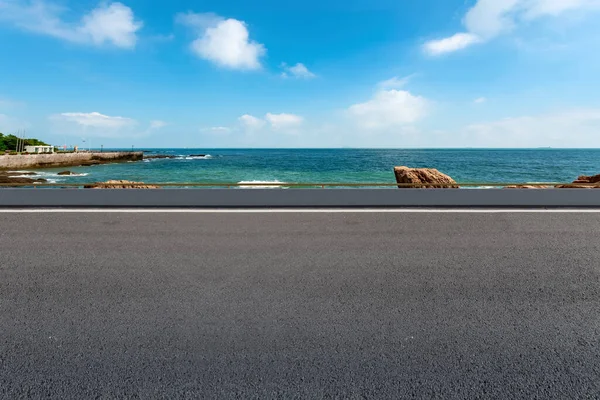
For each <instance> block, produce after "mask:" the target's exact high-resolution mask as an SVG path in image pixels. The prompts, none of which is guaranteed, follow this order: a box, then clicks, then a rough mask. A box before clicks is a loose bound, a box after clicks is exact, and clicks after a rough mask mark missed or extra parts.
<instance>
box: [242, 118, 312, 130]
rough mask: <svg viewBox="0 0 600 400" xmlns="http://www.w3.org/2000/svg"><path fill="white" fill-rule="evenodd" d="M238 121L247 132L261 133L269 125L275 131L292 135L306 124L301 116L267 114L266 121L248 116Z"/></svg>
mask: <svg viewBox="0 0 600 400" xmlns="http://www.w3.org/2000/svg"><path fill="white" fill-rule="evenodd" d="M238 120H239V121H240V123H241V124H242V126H243V127H244V128H245V130H246V131H259V130H261V129H263V128H264V127H265V126H266V125H267V124H269V126H270V127H271V129H272V130H274V131H286V132H292V133H293V132H294V131H295V130H296V129H297V128H298V127H300V125H302V123H303V122H304V118H302V117H300V116H299V115H295V114H286V113H281V114H272V113H267V115H265V117H264V119H263V118H257V117H254V116H252V115H248V114H246V115H242V116H241V117H240V118H239V119H238Z"/></svg>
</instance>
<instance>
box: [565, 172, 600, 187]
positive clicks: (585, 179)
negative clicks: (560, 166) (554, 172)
mask: <svg viewBox="0 0 600 400" xmlns="http://www.w3.org/2000/svg"><path fill="white" fill-rule="evenodd" d="M556 187H557V188H559V189H592V188H597V189H600V175H594V176H585V175H582V176H580V177H579V178H577V180H576V181H573V183H570V184H568V185H557V186H556Z"/></svg>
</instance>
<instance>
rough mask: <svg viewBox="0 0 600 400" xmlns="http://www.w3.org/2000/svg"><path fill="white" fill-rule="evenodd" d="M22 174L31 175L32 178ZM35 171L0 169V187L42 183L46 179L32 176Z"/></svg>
mask: <svg viewBox="0 0 600 400" xmlns="http://www.w3.org/2000/svg"><path fill="white" fill-rule="evenodd" d="M23 175H28V176H32V178H26V177H24V176H23ZM34 175H35V172H24V173H23V172H2V171H0V185H2V187H7V186H8V187H10V186H11V185H12V184H14V186H21V185H26V184H35V183H44V182H47V181H46V179H42V178H35V177H33V176H34Z"/></svg>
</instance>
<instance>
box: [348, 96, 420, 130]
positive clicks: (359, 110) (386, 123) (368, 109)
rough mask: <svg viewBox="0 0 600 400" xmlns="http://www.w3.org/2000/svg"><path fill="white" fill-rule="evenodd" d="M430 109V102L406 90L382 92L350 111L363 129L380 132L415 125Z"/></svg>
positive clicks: (351, 108)
mask: <svg viewBox="0 0 600 400" xmlns="http://www.w3.org/2000/svg"><path fill="white" fill-rule="evenodd" d="M428 109H429V101H428V100H426V99H425V98H424V97H420V96H414V95H412V94H411V93H410V92H408V91H405V90H380V91H378V92H377V93H376V94H375V96H374V97H373V98H372V99H371V100H369V101H368V102H366V103H361V104H355V105H353V106H351V107H350V108H349V109H348V112H349V114H350V116H351V117H352V118H353V119H354V120H355V121H356V123H357V124H358V125H359V126H360V127H361V128H363V129H367V130H378V129H386V128H391V127H397V126H402V125H408V124H413V123H415V122H417V121H419V120H420V119H422V118H423V117H424V116H425V115H426V114H427V111H428Z"/></svg>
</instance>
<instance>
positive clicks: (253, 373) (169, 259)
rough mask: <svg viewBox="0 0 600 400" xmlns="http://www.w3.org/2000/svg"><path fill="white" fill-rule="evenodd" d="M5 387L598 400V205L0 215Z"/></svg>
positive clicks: (29, 393) (11, 392)
mask: <svg viewBox="0 0 600 400" xmlns="http://www.w3.org/2000/svg"><path fill="white" fill-rule="evenodd" d="M0 253H1V254H0V398H11V399H13V398H74V399H81V398H144V399H148V398H151V399H152V398H219V399H226V398H261V399H271V398H350V399H358V398H390V399H399V398H444V399H446V398H540V399H542V398H543V399H547V398H599V397H600V343H599V342H600V214H529V213H528V214H431V213H426V214H383V213H374V214H304V213H303V214H91V213H85V214H0Z"/></svg>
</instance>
